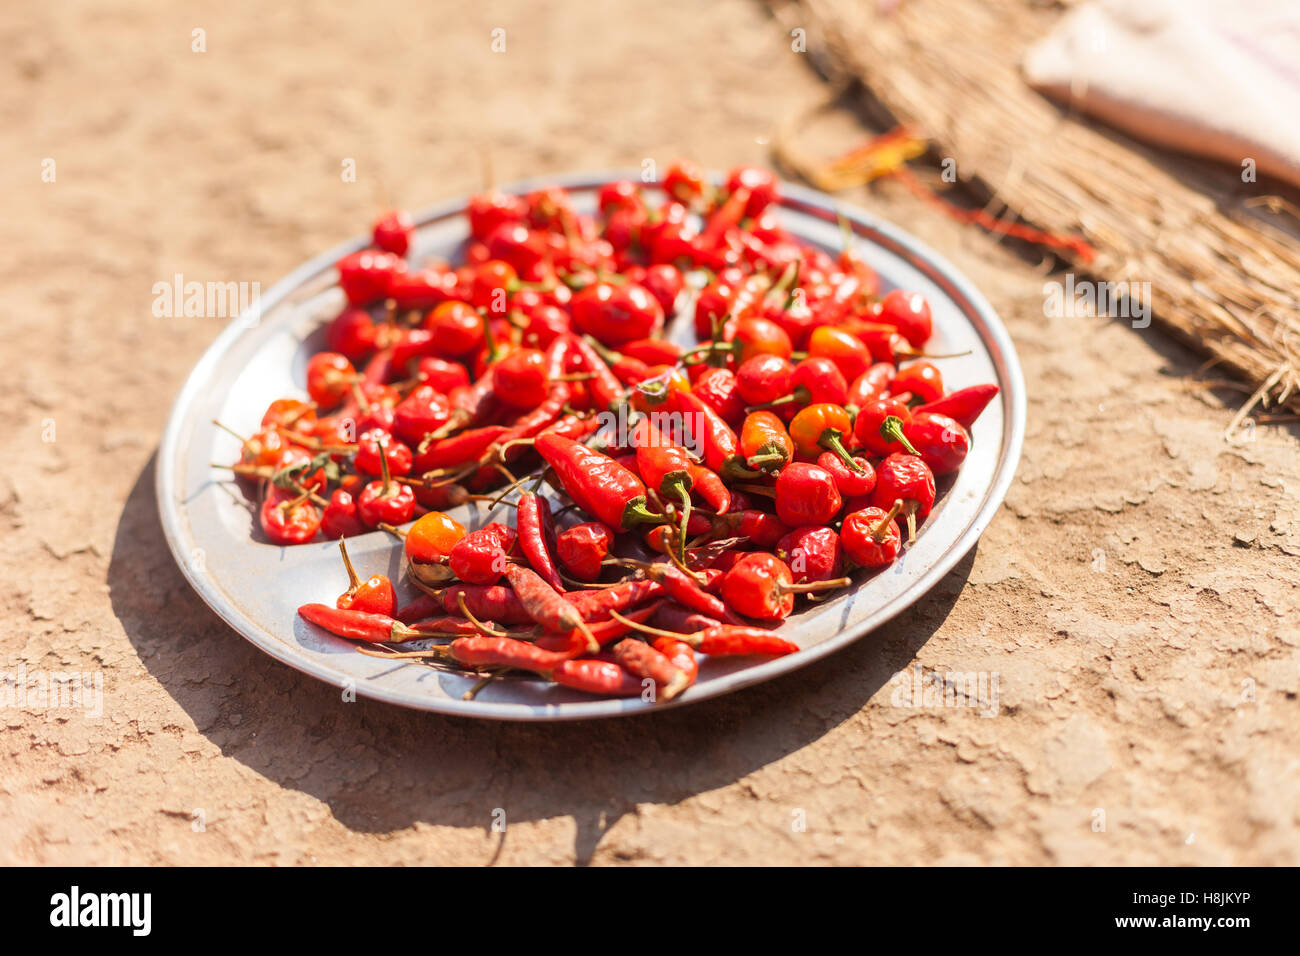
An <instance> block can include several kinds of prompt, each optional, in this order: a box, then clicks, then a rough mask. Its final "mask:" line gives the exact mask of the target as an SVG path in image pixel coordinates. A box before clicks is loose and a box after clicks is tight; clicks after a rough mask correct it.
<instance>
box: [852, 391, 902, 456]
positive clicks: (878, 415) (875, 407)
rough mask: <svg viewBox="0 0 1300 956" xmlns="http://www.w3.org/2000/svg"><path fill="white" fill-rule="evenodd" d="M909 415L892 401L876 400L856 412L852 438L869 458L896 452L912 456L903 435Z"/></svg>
mask: <svg viewBox="0 0 1300 956" xmlns="http://www.w3.org/2000/svg"><path fill="white" fill-rule="evenodd" d="M911 420H912V413H911V412H910V411H908V410H907V406H906V405H904V404H903V403H902V402H900V401H898V400H897V399H896V398H877V399H873V400H872V401H870V402H867V404H865V405H863V406H862V407H861V408H860V409H858V417H857V419H855V420H854V422H853V435H854V437H855V438H857V440H858V442H859V443H860V444H861V445H862V447H863V448H865V449H867V451H869V452H871V453H872V454H873V455H881V456H883V455H891V454H893V453H894V452H897V451H907V452H910V453H912V454H916V449H915V448H914V447H912V443H911V442H910V441H908V438H907V435H906V434H905V431H906V427H907V423H908V422H910V421H911Z"/></svg>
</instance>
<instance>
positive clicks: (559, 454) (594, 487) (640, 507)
mask: <svg viewBox="0 0 1300 956" xmlns="http://www.w3.org/2000/svg"><path fill="white" fill-rule="evenodd" d="M534 447H535V448H536V449H537V452H538V454H540V455H541V456H542V457H543V458H545V459H546V462H547V464H549V465H550V466H551V468H553V469H554V470H555V474H556V476H557V477H558V478H559V481H560V484H561V485H562V486H563V487H564V491H565V493H566V494H568V496H569V497H570V498H572V499H573V500H574V501H575V502H577V504H578V506H579V507H581V508H582V509H583V510H584V511H586V512H588V513H589V514H592V515H594V516H595V517H596V518H598V519H600V520H601V521H603V522H604V523H605V524H606V525H608V526H610V527H611V528H622V529H631V528H634V527H636V526H637V525H638V524H642V523H648V524H659V523H661V522H662V521H663V520H664V519H663V516H662V515H656V514H654V513H653V512H651V511H650V510H649V509H648V508H647V507H646V491H645V484H644V482H642V481H641V479H640V478H638V477H637V476H636V475H634V474H633V473H632V472H630V471H628V470H627V469H626V468H624V467H623V466H622V465H619V464H618V463H617V462H615V461H614V460H613V459H611V458H610V457H609V456H608V455H602V454H601V453H600V452H596V451H592V450H591V449H589V448H587V447H586V446H584V445H581V444H579V443H578V442H576V441H573V440H572V439H568V438H562V437H560V436H558V435H553V434H550V433H547V432H543V433H542V434H541V435H539V436H538V437H537V441H536V443H535V444H534Z"/></svg>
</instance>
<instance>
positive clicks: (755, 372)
mask: <svg viewBox="0 0 1300 956" xmlns="http://www.w3.org/2000/svg"><path fill="white" fill-rule="evenodd" d="M838 371H839V369H836V372H837V373H838ZM793 374H794V366H793V365H791V364H790V361H789V360H788V359H785V358H782V357H781V356H779V355H755V356H754V357H753V358H751V359H747V360H746V361H744V362H742V363H741V364H740V367H739V368H737V369H736V376H735V379H736V392H737V394H739V396H740V399H741V401H743V402H744V403H745V404H746V405H750V406H758V405H767V404H769V403H771V402H779V401H781V400H782V397H783V396H785V395H786V393H788V392H789V391H790V390H791V389H792V388H793V387H794V385H793V382H792V377H793Z"/></svg>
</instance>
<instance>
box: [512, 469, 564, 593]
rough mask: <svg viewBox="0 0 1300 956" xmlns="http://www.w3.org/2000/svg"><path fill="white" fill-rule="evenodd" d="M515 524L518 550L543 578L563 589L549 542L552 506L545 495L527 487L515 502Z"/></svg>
mask: <svg viewBox="0 0 1300 956" xmlns="http://www.w3.org/2000/svg"><path fill="white" fill-rule="evenodd" d="M515 506H516V507H515V526H516V528H517V529H518V531H519V550H520V551H521V552H522V553H523V556H524V559H525V560H526V561H527V562H528V563H529V565H531V566H532V569H533V570H534V571H536V572H537V573H538V575H540V576H541V578H542V580H543V581H545V582H546V583H547V584H549V585H550V586H551V587H552V588H554V589H555V591H556V592H557V593H560V594H563V593H564V581H563V580H561V578H560V572H559V571H558V570H557V569H556V567H555V561H554V559H552V557H551V548H550V545H549V544H548V542H547V539H548V537H550V536H551V535H552V533H553V530H554V529H553V528H552V522H551V506H550V504H549V503H548V502H547V500H546V499H545V498H542V497H540V496H539V495H536V494H534V493H533V492H531V491H525V492H524V493H523V494H521V495H520V496H519V498H518V500H517V501H516V502H515Z"/></svg>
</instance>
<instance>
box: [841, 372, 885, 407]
mask: <svg viewBox="0 0 1300 956" xmlns="http://www.w3.org/2000/svg"><path fill="white" fill-rule="evenodd" d="M894 371H895V369H894V366H893V365H891V364H890V363H889V362H877V363H876V364H875V365H872V366H871V367H870V368H869V369H867V370H866V371H865V372H863V373H862V374H861V375H859V376H858V377H857V378H855V379H854V380H853V384H852V385H851V386H850V387H849V396H848V398H847V399H845V401H844V405H845V407H849V406H852V408H854V409H858V408H861V407H862V406H863V405H865V404H867V402H870V401H872V400H873V399H877V398H883V397H884V396H886V395H888V394H889V386H890V384H891V383H892V382H893V381H894Z"/></svg>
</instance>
